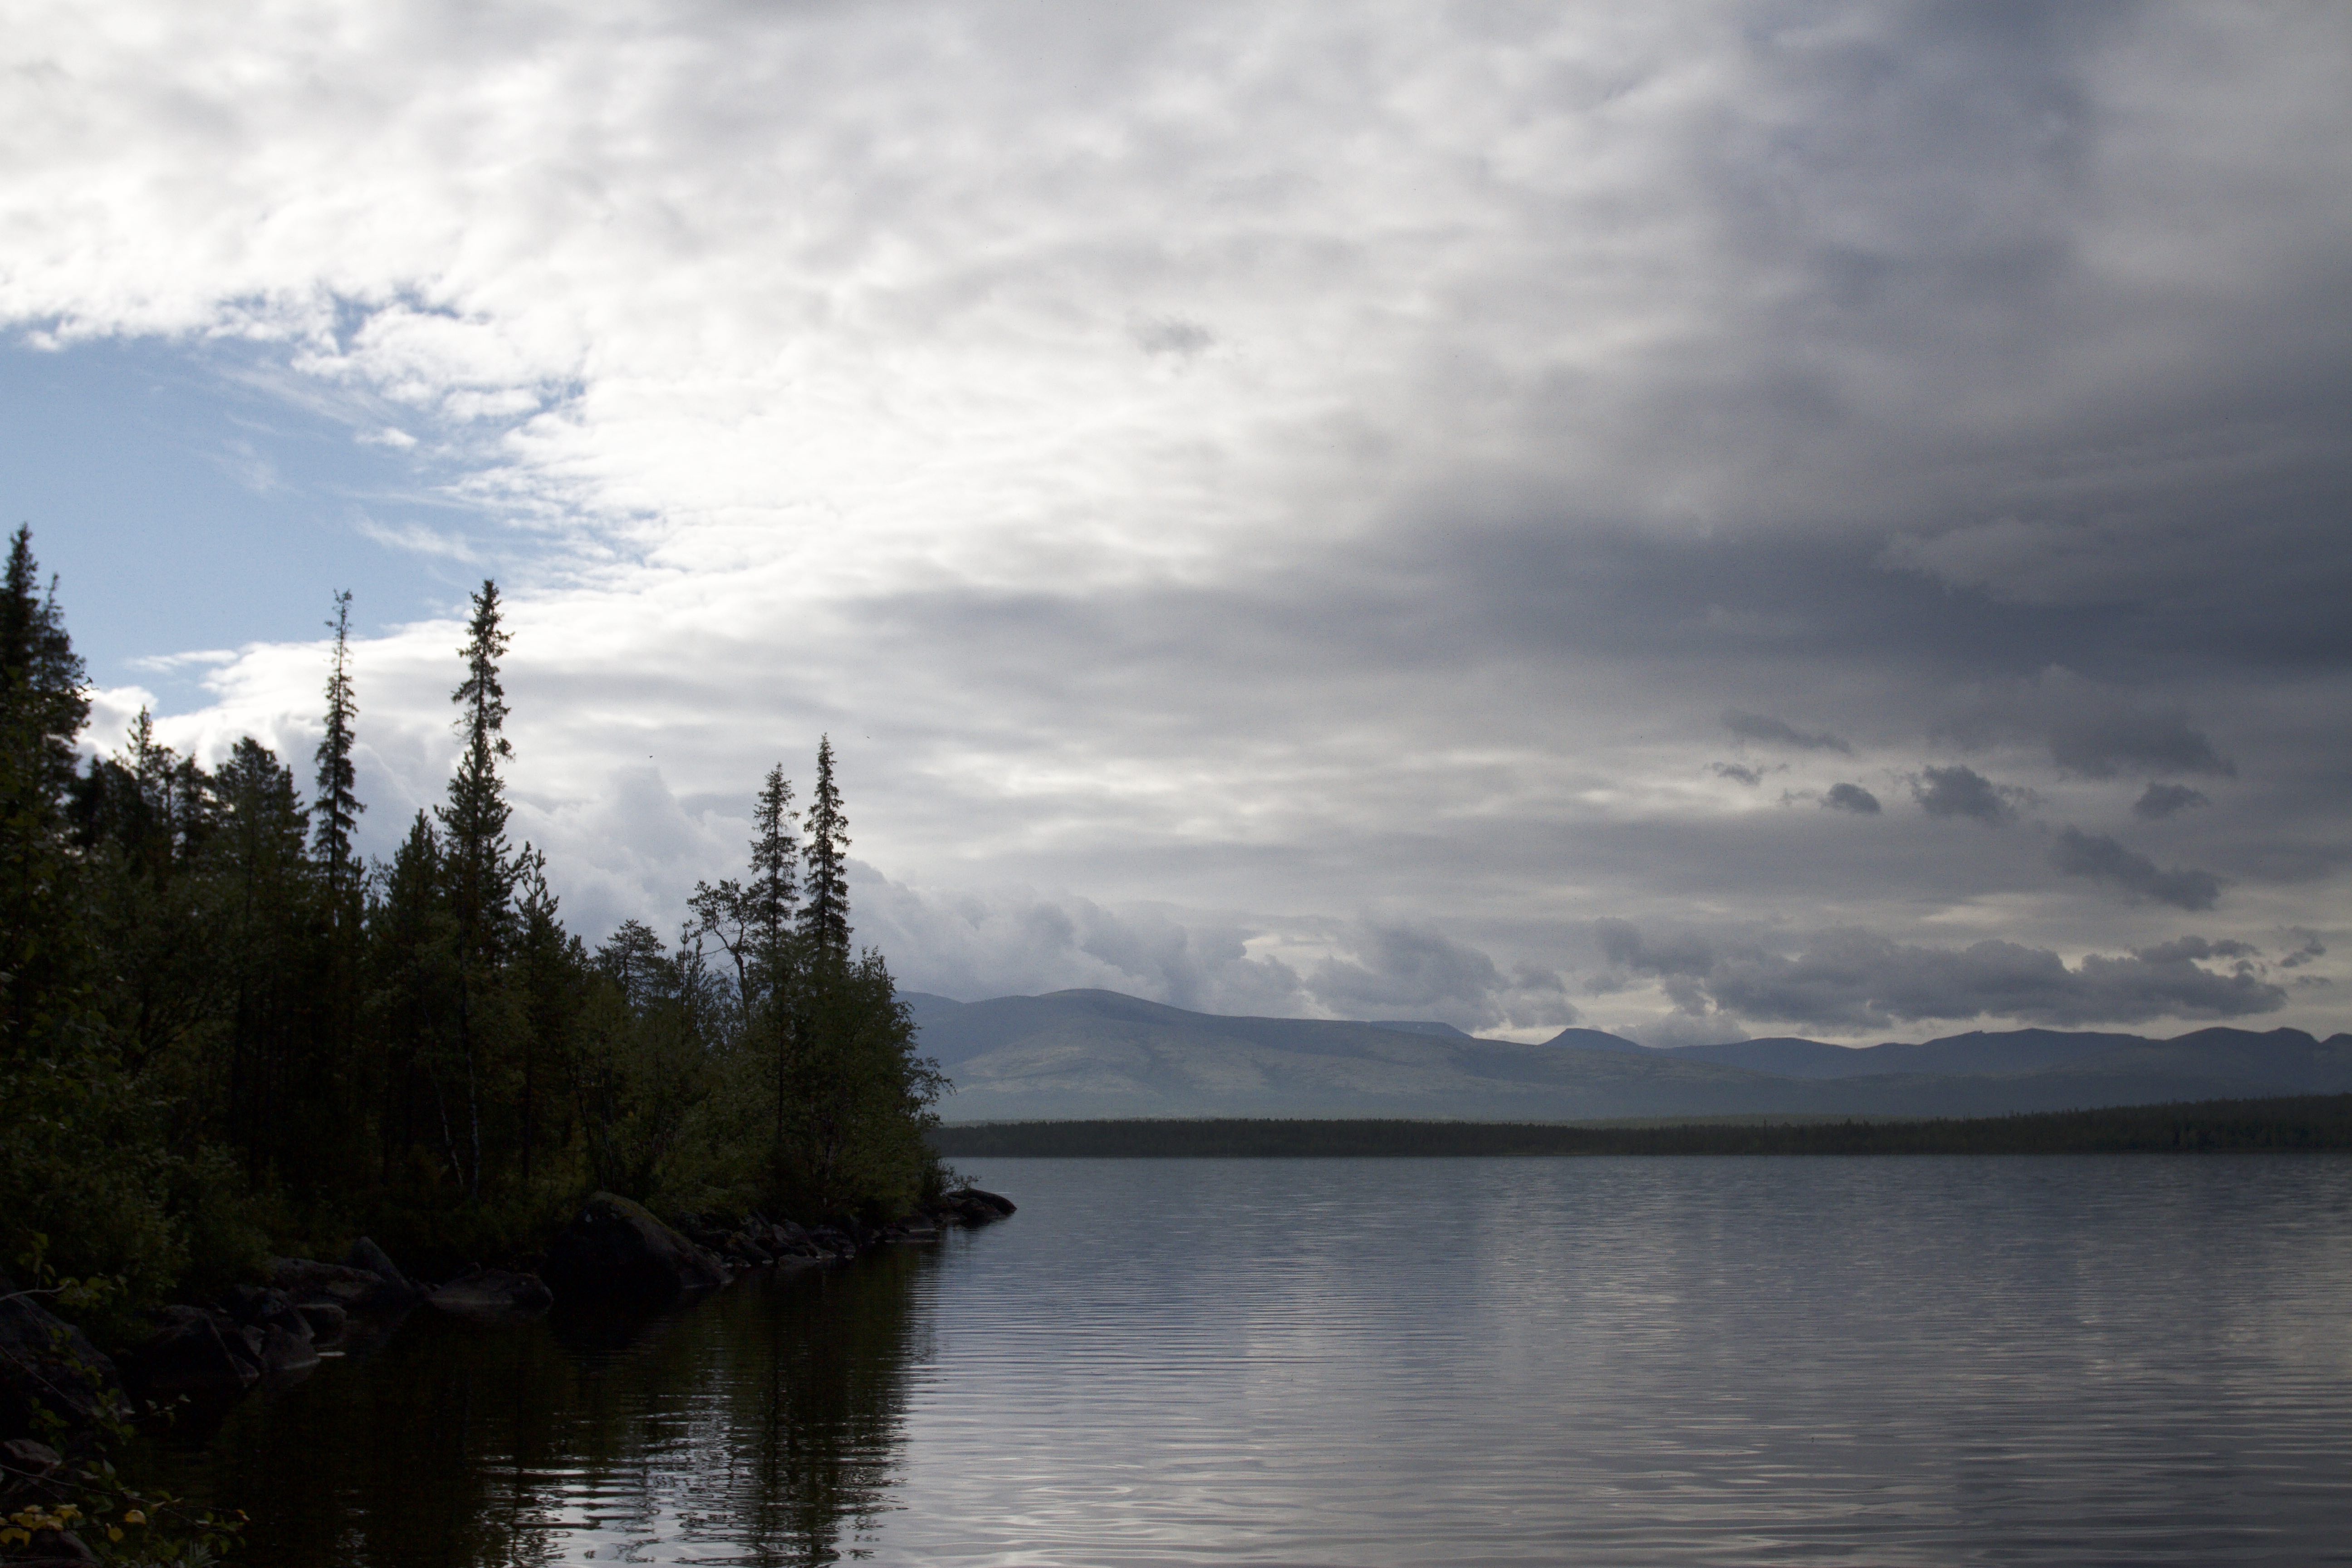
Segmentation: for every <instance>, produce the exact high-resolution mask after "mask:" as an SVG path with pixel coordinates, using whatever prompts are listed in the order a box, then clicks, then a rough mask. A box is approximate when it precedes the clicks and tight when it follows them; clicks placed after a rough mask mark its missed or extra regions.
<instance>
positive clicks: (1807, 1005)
mask: <svg viewBox="0 0 2352 1568" xmlns="http://www.w3.org/2000/svg"><path fill="white" fill-rule="evenodd" d="M1596 935H1597V936H1598V938H1599V942H1600V945H1601V950H1602V952H1603V953H1604V954H1605V955H1606V956H1607V957H1608V959H1609V960H1610V962H1611V963H1614V964H1616V965H1618V966H1619V967H1621V968H1622V969H1624V970H1626V971H1628V972H1630V973H1635V974H1640V975H1644V976H1649V977H1653V978H1655V979H1656V980H1657V981H1658V982H1659V984H1660V985H1661V987H1662V988H1663V989H1664V991H1665V992H1666V994H1667V995H1668V997H1669V998H1670V999H1671V1000H1672V1001H1673V1002H1674V1003H1675V1005H1676V1006H1677V1007H1678V1008H1680V1009H1681V1010H1682V1011H1684V1012H1685V1013H1688V1014H1693V1015H1703V1014H1706V1013H1709V1012H1719V1013H1727V1014H1733V1015H1737V1016H1738V1017H1740V1018H1743V1019H1746V1020H1748V1021H1750V1022H1751V1023H1772V1024H1794V1025H1800V1026H1809V1027H1813V1028H1819V1029H1823V1030H1829V1031H1836V1032H1846V1033H1850V1032H1853V1031H1858V1030H1873V1029H1892V1028H1895V1027H1897V1026H1901V1025H1905V1024H1915V1023H1924V1022H1928V1021H1931V1020H1938V1019H1942V1020H1966V1019H1971V1018H1979V1017H1986V1016H1993V1017H2007V1018H2017V1019H2020V1020H2023V1021H2026V1022H2031V1023H2038V1024H2049V1025H2058V1026H2069V1027H2071V1026H2083V1025H2088V1024H2137V1023H2144V1022H2146V1021H2147V1020H2149V1019H2152V1018H2164V1017H2178V1018H2196V1019H2213V1018H2236V1017H2243V1016H2248V1015H2251V1014H2257V1013H2266V1012H2272V1011H2274V1010H2276V1009H2277V1008H2279V1007H2282V1006H2284V1005H2285V1002H2286V994H2285V993H2284V991H2283V990H2281V989H2280V988H2279V987H2278V986H2276V985H2273V984H2269V983H2268V982H2266V981H2263V980H2262V979H2261V978H2259V976H2257V975H2256V974H2254V973H2252V970H2251V969H2250V968H2249V967H2247V966H2246V965H2245V964H2244V963H2243V962H2242V960H2243V958H2244V956H2245V954H2246V953H2247V952H2248V951H2250V950H2248V949H2247V948H2246V947H2245V944H2243V943H2241V942H2231V941H2221V942H2208V941H2206V940H2204V939H2202V938H2195V937H2191V938H2185V939H2181V940H2179V941H2176V942H2168V943H2164V944H2161V945H2159V946H2154V947H2147V948H2143V949H2140V950H2139V951H2137V952H2132V953H2129V954H2126V955H2124V956H2121V957H2105V956H2101V955H2099V954H2092V955H2090V956H2088V957H2085V958H2084V960H2083V961H2082V963H2080V964H2078V965H2076V966H2075V967H2074V968H2073V969H2069V968H2068V967H2067V966H2066V963H2065V961H2064V959H2063V958H2061V957H2060V956H2059V955H2058V954H2057V953H2055V952H2050V951H2048V950H2046V949H2038V948H2030V947H2025V946H2021V945H2020V944H2018V943H2016V942H1977V943H1974V944H1972V945H1970V946H1968V947H1965V948H1935V947H1921V946H1911V945H1906V944H1904V943H1900V942H1895V941H1894V940H1892V939H1891V938H1887V937H1884V936H1880V935H1877V934H1875V933H1873V932H1867V931H1827V932H1823V933H1821V934H1819V935H1817V936H1815V937H1813V938H1811V940H1810V941H1809V942H1806V943H1805V944H1804V945H1803V946H1802V947H1801V948H1800V949H1799V950H1798V951H1796V952H1784V951H1775V950H1773V949H1771V948H1769V947H1766V946H1762V945H1760V944H1757V943H1753V942H1745V943H1729V944H1724V945H1722V946H1721V947H1717V946H1716V945H1714V944H1709V943H1706V942H1699V941H1697V940H1696V939H1694V938H1690V937H1687V936H1685V937H1681V938H1676V939H1669V940H1668V941H1666V942H1663V943H1654V942H1651V941H1649V940H1648V939H1647V938H1646V937H1645V936H1644V934H1643V932H1642V931H1639V930H1638V929H1636V928H1635V927H1633V926H1632V925H1631V924H1630V923H1628V922H1624V921H1603V922H1601V923H1600V925H1599V927H1598V929H1597V931H1596ZM2200 959H2206V960H2215V959H2220V960H2230V959H2236V960H2240V961H2241V962H2240V963H2239V965H2238V967H2236V968H2233V969H2232V970H2231V972H2229V973H2217V972H2215V971H2213V970H2211V969H2208V968H2204V967H2202V966H2201V965H2200V963H2199V962H2198V961H2199V960H2200Z"/></svg>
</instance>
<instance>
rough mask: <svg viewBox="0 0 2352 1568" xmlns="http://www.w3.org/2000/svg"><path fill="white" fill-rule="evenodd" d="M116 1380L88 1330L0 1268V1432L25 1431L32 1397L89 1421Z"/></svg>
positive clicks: (110, 1397) (105, 1404) (104, 1408)
mask: <svg viewBox="0 0 2352 1568" xmlns="http://www.w3.org/2000/svg"><path fill="white" fill-rule="evenodd" d="M121 1386H122V1385H121V1379H120V1378H119V1377H118V1376H117V1375H116V1373H115V1367H114V1363H112V1362H110V1361H109V1360H108V1359H107V1358H106V1357H105V1356H103V1355H101V1354H100V1353H99V1349H98V1347H97V1346H96V1345H94V1344H92V1343H90V1342H89V1337H88V1336H87V1335H85V1334H84V1333H83V1332H82V1331H80V1330H79V1329H77V1328H75V1327H74V1326H73V1325H72V1324H71V1323H68V1322H67V1321H65V1320H64V1319H63V1318H60V1317H58V1315H57V1314H56V1313H54V1312H52V1311H50V1310H48V1309H47V1307H45V1306H43V1305H42V1304H41V1298H39V1297H37V1296H30V1295H26V1294H24V1293H23V1292H21V1291H19V1290H18V1289H16V1285H15V1284H14V1283H13V1282H11V1281H10V1280H9V1279H8V1277H7V1276H6V1275H5V1274H0V1436H6V1437H17V1436H30V1435H31V1434H32V1431H33V1406H34V1405H36V1404H38V1405H40V1407H41V1408H42V1409H44V1410H47V1411H51V1412H53V1413H54V1414H56V1415H62V1416H64V1417H65V1419H66V1421H67V1423H68V1425H69V1426H75V1427H84V1426H89V1425H90V1424H92V1423H93V1422H95V1421H97V1420H98V1419H99V1418H100V1416H102V1415H106V1414H107V1413H108V1412H109V1411H110V1409H111V1407H112V1406H113V1405H114V1403H115V1400H116V1398H117V1396H118V1395H119V1394H120V1391H121Z"/></svg>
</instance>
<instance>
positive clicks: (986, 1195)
mask: <svg viewBox="0 0 2352 1568" xmlns="http://www.w3.org/2000/svg"><path fill="white" fill-rule="evenodd" d="M924 1207H925V1209H926V1211H927V1212H929V1214H930V1215H932V1216H933V1217H934V1218H936V1219H938V1220H940V1222H941V1223H947V1222H950V1221H951V1222H953V1223H955V1224H959V1225H993V1224H994V1223H995V1222H996V1221H998V1220H1000V1219H1004V1218H1007V1217H1009V1216H1010V1215H1012V1214H1013V1200H1012V1199H1011V1198H1007V1197H1000V1196H999V1195H997V1194H994V1193H990V1192H982V1190H981V1189H980V1188H978V1187H958V1188H957V1189H956V1190H955V1191H954V1192H951V1193H942V1194H940V1196H938V1197H936V1198H934V1199H932V1200H931V1201H930V1202H929V1204H927V1205H924Z"/></svg>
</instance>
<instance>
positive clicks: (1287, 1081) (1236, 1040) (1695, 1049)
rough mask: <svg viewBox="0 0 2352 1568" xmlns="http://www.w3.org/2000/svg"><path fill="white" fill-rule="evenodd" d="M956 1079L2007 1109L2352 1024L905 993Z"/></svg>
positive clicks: (2289, 1062) (1943, 1112) (1593, 1110)
mask: <svg viewBox="0 0 2352 1568" xmlns="http://www.w3.org/2000/svg"><path fill="white" fill-rule="evenodd" d="M902 1000H904V1001H905V1002H906V1004H907V1005H908V1011H909V1012H910V1013H911V1014H912V1016H913V1017H914V1020H915V1023H916V1026H917V1027H918V1028H919V1030H920V1031H921V1036H922V1048H923V1050H924V1052H925V1054H927V1055H929V1056H931V1057H933V1058H937V1059H938V1060H939V1062H940V1065H941V1066H942V1067H943V1068H946V1070H947V1072H948V1075H949V1077H950V1079H952V1080H953V1081H954V1083H955V1086H956V1087H955V1091H954V1092H953V1093H952V1094H951V1095H950V1097H949V1098H948V1099H947V1100H945V1101H944V1102H942V1103H941V1105H940V1114H941V1115H942V1117H943V1118H944V1119H945V1120H947V1121H954V1122H968V1121H1037V1120H1048V1119H1051V1120H1070V1119H1096V1118H1121V1117H1203V1116H1217V1117H1266V1116H1286V1117H1316V1118H1324V1117H1407V1118H1414V1119H1422V1120H1465V1121H1582V1120H1589V1119H1595V1118H1602V1117H1622V1116H1718V1115H1740V1114H1756V1113H1768V1112H1769V1113H1784V1112H1785V1113H1812V1114H1832V1115H1833V1114H1841V1113H1844V1114H1870V1115H1917V1116H1989V1115H2000V1114H2005V1113H2009V1112H2012V1111H2044V1110H2073V1109H2077V1108H2084V1107H2094V1106H2106V1105H2145V1104H2154V1103H2158V1102H2161V1101H2170V1100H2218V1099H2224V1098H2230V1097H2233V1096H2236V1097H2244V1096H2254V1095H2279V1094H2312V1093H2340V1092H2345V1091H2347V1090H2352V1036H2347V1035H2337V1036H2335V1037H2332V1038H2330V1039H2328V1040H2326V1041H2324V1042H2323V1041H2319V1040H2315V1039H2314V1038H2313V1037H2311V1036H2309V1035H2307V1034H2305V1033H2303V1032H2302V1031H2300V1030H2295V1029H2273V1030H2270V1031H2268V1032H2266V1033H2255V1032H2253V1031H2251V1030H2244V1029H2221V1028H2215V1029H2200V1030H2198V1031H2197V1032H2195V1033H2193V1034H2189V1035H2183V1036H2180V1037H2178V1038H2177V1039H2171V1040H2156V1039H2149V1038H2146V1037H2141V1036H2137V1035H2117V1034H2091V1033H2065V1032H2061V1031H2055V1030H2048V1029H2020V1030H2015V1031H2011V1032H2007V1033H2000V1034H1989V1033H1985V1032H1983V1031H1977V1032H1972V1033H1969V1034H1965V1035H1954V1036H1950V1037H1946V1038H1942V1039H1937V1040H1929V1041H1926V1042H1923V1043H1919V1044H1906V1043H1889V1044H1885V1045H1880V1046H1873V1047H1864V1048H1853V1047H1844V1046H1833V1045H1828V1044H1825V1043H1823V1042H1822V1041H1819V1040H1806V1039H1797V1038H1779V1039H1765V1040H1744V1041H1740V1042H1738V1043H1737V1044H1732V1045H1719V1046H1689V1047H1676V1048H1673V1049H1665V1050H1653V1049H1649V1048H1647V1047H1643V1046H1640V1045H1637V1044H1635V1043H1634V1042H1633V1041H1631V1040H1627V1039H1624V1038H1622V1037H1618V1036H1615V1035H1611V1034H1608V1033H1605V1032H1603V1031H1601V1030H1598V1029H1567V1030H1563V1031H1561V1032H1560V1033H1559V1035H1557V1036H1554V1037H1552V1038H1551V1039H1549V1040H1547V1041H1544V1042H1543V1043H1541V1044H1538V1045H1523V1044H1520V1043H1518V1042H1516V1041H1511V1040H1489V1039H1483V1038H1480V1037H1475V1036H1472V1035H1465V1034H1464V1033H1462V1032H1461V1031H1460V1030H1458V1029H1454V1028H1453V1027H1452V1026H1447V1025H1442V1024H1424V1023H1408V1024H1395V1023H1387V1022H1378V1023H1369V1022H1353V1023H1351V1022H1343V1021H1336V1020H1324V1019H1308V1018H1247V1017H1224V1016H1217V1015H1214V1014H1207V1013H1192V1012H1188V1011H1186V1010H1184V1009H1183V1008H1181V1007H1170V1006H1166V1005H1161V1004H1160V1003H1156V1002H1146V1001H1142V1000H1140V999H1139V998H1137V997H1133V996H1127V995H1123V994H1119V993H1118V992H1115V991H1091V990H1089V991H1056V992H1053V993H1051V994H1047V995H1044V996H1000V997H996V998H994V999H993V1000H991V1001H986V1002H972V1003H961V1002H956V1001H953V1000H951V999H950V998H948V997H945V996H937V995H932V994H927V993H922V992H909V993H904V994H902Z"/></svg>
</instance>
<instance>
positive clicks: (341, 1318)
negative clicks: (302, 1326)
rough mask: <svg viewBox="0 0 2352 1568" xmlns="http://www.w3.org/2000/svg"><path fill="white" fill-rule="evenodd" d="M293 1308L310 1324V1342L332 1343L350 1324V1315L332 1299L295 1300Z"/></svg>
mask: <svg viewBox="0 0 2352 1568" xmlns="http://www.w3.org/2000/svg"><path fill="white" fill-rule="evenodd" d="M294 1310H296V1311H298V1312H299V1313H301V1314H302V1321H304V1322H306V1323H308V1324H310V1342H311V1343H313V1344H328V1345H331V1344H333V1343H334V1342H336V1341H337V1340H340V1339H341V1338H342V1337H343V1331H344V1330H345V1329H347V1328H349V1327H350V1326H351V1316H350V1314H349V1313H347V1312H345V1311H344V1310H343V1309H342V1308H341V1306H339V1305H337V1304H336V1303H335V1302H332V1301H297V1302H296V1303H295V1304H294Z"/></svg>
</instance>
